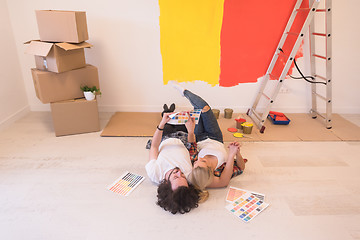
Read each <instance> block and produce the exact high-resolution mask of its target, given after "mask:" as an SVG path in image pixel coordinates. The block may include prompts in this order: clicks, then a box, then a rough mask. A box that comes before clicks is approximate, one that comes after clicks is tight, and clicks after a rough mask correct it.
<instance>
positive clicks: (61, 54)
mask: <svg viewBox="0 0 360 240" xmlns="http://www.w3.org/2000/svg"><path fill="white" fill-rule="evenodd" d="M25 44H27V45H28V46H27V48H26V50H25V53H27V54H32V55H35V64H36V68H37V69H41V70H48V71H51V72H56V73H61V72H66V71H70V70H73V69H77V68H82V67H85V65H86V61H85V51H84V48H90V47H92V45H91V44H90V43H87V42H82V43H76V44H75V43H64V42H63V43H48V42H41V41H38V40H32V41H28V42H26V43H25Z"/></svg>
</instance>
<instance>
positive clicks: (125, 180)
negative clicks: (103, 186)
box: [107, 171, 145, 196]
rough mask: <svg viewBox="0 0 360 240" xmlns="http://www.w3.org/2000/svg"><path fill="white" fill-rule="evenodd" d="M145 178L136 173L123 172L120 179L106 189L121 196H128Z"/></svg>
mask: <svg viewBox="0 0 360 240" xmlns="http://www.w3.org/2000/svg"><path fill="white" fill-rule="evenodd" d="M144 179H145V177H143V176H140V175H138V174H136V173H131V172H128V171H127V172H125V173H124V174H123V175H122V176H121V177H119V178H118V179H116V181H115V182H113V183H112V184H111V185H109V186H108V187H107V189H108V190H110V191H112V192H114V193H118V194H120V195H123V196H128V195H129V194H130V193H131V192H132V191H134V189H135V188H136V187H137V186H139V184H140V183H142V181H144Z"/></svg>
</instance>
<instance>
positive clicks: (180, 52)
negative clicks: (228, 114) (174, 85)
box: [159, 0, 224, 85]
mask: <svg viewBox="0 0 360 240" xmlns="http://www.w3.org/2000/svg"><path fill="white" fill-rule="evenodd" d="M159 6H160V19H159V21H160V50H161V55H162V61H163V80H164V84H167V83H168V81H169V80H175V81H178V82H192V81H196V80H201V81H205V82H207V83H209V84H211V85H216V84H219V75H220V32H221V26H222V19H223V8H224V0H159Z"/></svg>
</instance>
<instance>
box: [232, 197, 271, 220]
mask: <svg viewBox="0 0 360 240" xmlns="http://www.w3.org/2000/svg"><path fill="white" fill-rule="evenodd" d="M268 206H269V204H268V203H265V202H264V201H262V200H260V199H259V198H257V197H256V196H255V195H253V194H251V193H245V194H243V195H242V196H241V197H239V198H238V199H236V200H235V201H234V202H233V203H231V204H229V205H227V206H226V207H225V208H226V209H227V210H229V211H230V212H231V213H232V214H234V215H235V216H236V217H238V218H240V219H241V220H243V221H244V222H249V221H251V220H252V219H253V218H254V217H256V216H257V215H258V214H259V213H261V212H262V211H263V210H264V209H265V208H267V207H268Z"/></svg>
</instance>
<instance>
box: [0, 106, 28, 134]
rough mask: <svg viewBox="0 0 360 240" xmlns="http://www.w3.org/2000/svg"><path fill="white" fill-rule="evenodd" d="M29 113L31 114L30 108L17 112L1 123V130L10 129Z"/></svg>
mask: <svg viewBox="0 0 360 240" xmlns="http://www.w3.org/2000/svg"><path fill="white" fill-rule="evenodd" d="M29 112H30V107H29V106H26V107H23V108H22V109H20V110H18V111H17V112H15V113H14V114H12V115H10V116H9V117H7V118H6V119H4V120H2V121H1V122H0V130H3V129H5V128H7V127H9V126H10V125H11V124H13V123H14V122H15V121H17V120H19V119H21V118H23V117H24V116H25V115H26V114H28V113H29Z"/></svg>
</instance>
